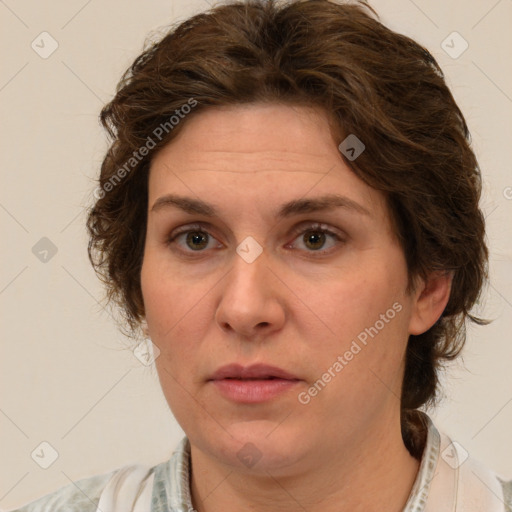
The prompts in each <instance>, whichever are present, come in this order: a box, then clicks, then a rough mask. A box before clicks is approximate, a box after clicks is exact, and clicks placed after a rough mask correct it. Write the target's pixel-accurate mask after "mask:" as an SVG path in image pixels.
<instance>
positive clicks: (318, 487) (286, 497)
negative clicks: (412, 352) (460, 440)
mask: <svg viewBox="0 0 512 512" xmlns="http://www.w3.org/2000/svg"><path fill="white" fill-rule="evenodd" d="M397 418H398V421H397ZM344 444H345V446H342V447H337V446H335V447H333V446H329V447H326V448H325V449H324V448H322V450H325V451H324V452H322V453H320V449H319V456H318V457H317V459H316V460H318V461H319V463H318V464H316V465H315V466H312V465H309V466H308V467H307V468H302V470H301V471H298V470H297V471H290V473H289V474H288V475H285V476H282V475H280V476H279V477H275V476H273V475H272V470H270V471H264V472H263V474H262V473H261V472H259V473H258V474H257V475H253V474H250V473H248V472H246V473H241V472H239V471H237V470H235V469H234V468H233V467H232V466H226V465H222V464H220V463H219V461H218V460H217V459H214V458H212V457H210V456H209V455H207V454H205V453H204V452H202V451H200V450H198V449H197V448H196V447H195V446H193V445H191V462H192V471H191V473H192V475H191V484H190V487H191V495H192V502H193V506H194V509H195V510H197V512H221V511H222V512H231V511H233V512H235V511H237V512H238V511H239V510H265V511H268V512H274V511H275V512H277V511H279V512H288V511H289V512H292V511H293V512H296V511H297V510H301V509H303V510H308V512H317V511H318V512H320V511H321V512H363V511H364V512H368V510H384V509H383V504H385V510H389V511H392V512H398V511H401V510H403V508H404V506H405V504H406V502H407V499H408V497H409V494H410V492H411V488H412V486H413V484H414V481H415V479H416V476H417V473H418V469H419V461H418V460H416V459H415V458H414V457H412V456H411V455H410V454H409V452H408V451H407V449H406V447H405V445H404V443H403V440H402V436H401V430H400V416H399V415H398V417H396V415H395V416H394V417H393V418H390V419H389V420H388V421H385V422H380V423H379V425H378V428H374V429H373V431H365V432H363V433H361V434H359V433H358V434H357V435H356V436H354V438H353V439H352V440H351V442H350V443H344Z"/></svg>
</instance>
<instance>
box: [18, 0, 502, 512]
mask: <svg viewBox="0 0 512 512" xmlns="http://www.w3.org/2000/svg"><path fill="white" fill-rule="evenodd" d="M374 15H375V13H374V11H372V10H371V8H369V7H368V6H367V5H366V4H363V3H361V4H351V5H348V4H343V5H338V4H335V3H330V2H326V1H314V0H313V1H302V2H301V1H290V2H287V3H282V4H277V3H276V2H264V3H263V2H235V3H231V4H230V5H221V6H218V7H215V8H214V9H212V10H211V11H210V12H209V13H205V14H200V15H197V16H194V17H193V18H191V19H189V20H187V21H185V22H184V23H182V24H181V25H179V26H178V27H176V28H175V29H173V30H172V31H170V32H169V33H168V34H167V35H166V36H165V37H164V38H163V39H162V40H161V41H160V42H158V43H156V44H154V45H153V46H152V47H150V48H148V49H147V50H146V51H145V52H144V53H143V54H142V55H140V56H139V57H138V58H137V59H136V61H135V62H134V64H133V65H132V66H131V68H130V69H129V70H128V71H127V73H126V74H125V75H124V77H123V79H122V80H121V83H120V84H119V87H118V91H117V94H116V96H115V98H114V99H113V100H112V102H110V103H109V104H108V105H107V106H106V107H105V108H104V109H103V111H102V114H101V119H102V122H103V125H104V126H105V128H106V129H107V130H108V132H109V133H110V135H111V136H112V138H113V142H112V145H111V147H110V150H109V151H108V153H107V155H106V157H105V159H104V161H103V164H102V168H101V175H100V180H99V187H98V189H97V190H96V191H95V198H96V199H97V200H96V202H95V205H94V207H93V208H92V209H91V211H90V214H89V218H88V228H89V232H90V244H89V255H90V258H91V262H92V263H93V265H94V267H95V269H96V270H97V271H98V273H99V275H100V277H101V278H102V279H103V280H104V281H105V283H106V285H107V287H108V291H109V296H110V298H111V299H112V300H113V301H114V302H116V303H118V304H119V305H120V306H121V308H122V310H123V311H124V312H125V317H126V325H127V326H128V327H129V329H130V331H131V333H133V334H134V336H136V334H137V333H138V332H144V334H145V336H146V337H148V338H149V339H151V341H152V345H151V346H152V347H153V350H154V351H155V357H156V359H155V364H156V368H157V371H158V375H159V380H160V383H161V386H162V390H163V392H164V395H165V397H166V399H167V401H168V404H169V406H170V408H171V410H172V413H173V414H174V416H175V417H176V419H177V421H178V422H179V424H180V425H181V427H182V428H183V430H184V431H185V433H186V437H185V438H184V439H183V440H182V442H181V443H180V445H179V446H178V447H177V450H176V451H175V453H174V454H173V456H172V457H171V459H170V460H168V461H165V462H162V463H161V464H159V465H157V466H155V467H152V468H148V467H144V466H127V467H124V468H121V469H118V470H115V471H112V472H111V473H108V474H105V475H99V476H95V477H91V478H88V479H84V480H82V481H80V482H77V484H76V485H75V484H73V485H69V486H67V487H65V488H63V489H61V490H59V491H57V492H55V493H53V494H51V495H49V496H47V497H44V498H41V500H39V501H37V502H34V503H32V504H29V505H27V506H26V507H23V508H21V509H19V510H21V511H24V512H28V511H43V510H45V511H46V510H53V511H55V510H70V509H72V508H73V507H74V509H76V510H91V511H92V510H101V511H103V512H107V511H114V510H115V511H118V510H119V511H121V510H122V511H126V510H135V511H148V512H149V511H152V512H156V511H167V510H197V511H199V512H203V511H204V512H215V511H217V510H223V511H226V510H227V511H229V510H265V511H272V510H279V511H282V510H290V511H291V510H294V511H295V510H308V511H316V510H322V511H323V512H329V511H336V512H345V511H351V512H354V511H359V510H361V511H363V510H364V511H368V510H389V511H400V510H402V511H409V512H412V511H429V512H430V511H435V512H440V511H457V512H461V511H464V512H466V511H477V510H478V511H481V510H482V511H483V510H485V511H489V512H490V511H496V512H497V511H500V512H503V511H510V510H512V498H511V494H512V482H505V481H503V480H502V479H500V478H499V477H498V475H496V474H495V473H494V472H493V471H492V470H490V469H489V468H485V467H483V466H482V465H481V464H480V463H478V462H477V461H475V460H473V459H472V458H471V457H469V456H468V454H467V452H466V451H465V450H464V448H463V447H462V446H460V445H459V444H457V443H455V442H452V441H451V439H450V438H449V437H448V436H446V435H445V434H444V433H440V432H439V431H438V430H437V429H436V427H435V426H434V424H433V422H432V421H431V419H430V418H429V417H428V415H427V414H425V413H424V412H422V411H420V410H419V408H420V407H422V406H426V405H431V404H434V403H435V399H436V397H437V395H436V391H437V389H438V371H439V368H440V365H441V363H442V362H443V361H444V360H450V359H453V358H455V357H456V356H457V355H458V353H459V352H460V350H461V348H462V346H463V344H464V332H465V331H464V327H465V322H467V321H474V322H477V323H480V324H482V323H485V321H484V320H483V319H479V318H476V317H474V316H472V315H471V314H470V310H471V307H472V306H473V305H474V304H475V302H476V300H477V299H478V297H479V294H480V290H481V288H482V284H483V283H484V280H485V277H486V268H487V256H488V250H487V247H486V245H485V242H484V233H485V231H484V220H483V215H482V212H481V211H480V209H479V207H478V201H479V197H480V171H479V167H478V163H477V161H476V158H475V155H474V153H473V151H472V149H471V148H470V145H469V133H468V129H467V126H466V123H465V120H464V117H463V115H462V113H461V112H460V110H459V108H458V106H457V105H456V103H455V101H454V99H453V97H452V95H451V93H450V91H449V89H448V88H447V86H446V84H445V82H444V78H443V74H442V71H441V70H440V68H439V66H438V65H437V63H436V61H435V60H434V59H433V57H432V56H431V55H430V53H428V51H426V50H425V49H424V48H422V47H421V46H420V45H418V44H417V43H415V42H414V41H412V40H411V39H409V38H407V37H405V36H402V35H400V34H397V33H395V32H393V31H391V30H389V29H388V28H386V27H384V26H383V25H382V24H381V23H380V22H378V21H377V20H376V19H375V17H374Z"/></svg>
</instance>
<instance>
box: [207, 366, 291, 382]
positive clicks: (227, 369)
mask: <svg viewBox="0 0 512 512" xmlns="http://www.w3.org/2000/svg"><path fill="white" fill-rule="evenodd" d="M269 377H275V378H278V379H287V380H299V378H298V377H296V376H295V375H292V374H291V373H288V372H287V371H285V370H283V369H281V368H278V367H277V366H270V365H268V364H261V363H260V364H253V365H250V366H242V365H241V364H236V363H234V364H228V365H226V366H222V367H220V368H219V369H218V370H217V371H216V372H215V373H214V374H213V375H212V376H211V377H210V379H209V380H222V379H265V378H269Z"/></svg>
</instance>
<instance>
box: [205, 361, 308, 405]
mask: <svg viewBox="0 0 512 512" xmlns="http://www.w3.org/2000/svg"><path fill="white" fill-rule="evenodd" d="M208 381H209V382H212V384H213V385H214V386H215V388H216V389H217V390H218V391H219V392H220V393H221V395H223V396H224V397H225V398H227V399H228V400H230V401H233V402H238V403H246V404H249V403H258V402H266V401H269V400H272V399H275V398H277V397H278V396H281V395H283V394H284V393H285V392H286V391H289V390H290V389H292V388H293V387H295V386H297V384H298V383H299V382H300V381H301V379H299V378H298V377H296V376H295V375H292V374H291V373H289V372H287V371H285V370H283V369H281V368H277V367H275V366H270V365H264V364H256V365H252V366H248V367H243V366H241V365H238V364H231V365H227V366H223V367H221V368H219V369H218V370H217V371H216V372H215V373H214V374H213V375H212V377H211V378H210V379H208Z"/></svg>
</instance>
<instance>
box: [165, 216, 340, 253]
mask: <svg viewBox="0 0 512 512" xmlns="http://www.w3.org/2000/svg"><path fill="white" fill-rule="evenodd" d="M309 231H311V232H314V233H322V234H325V235H329V236H331V237H333V238H334V239H335V241H336V242H338V243H343V242H344V239H343V238H342V237H341V236H340V235H339V234H337V233H335V232H334V231H332V230H330V229H328V228H325V227H322V225H321V224H319V223H311V224H308V225H304V224H301V225H300V226H297V227H296V228H294V229H293V231H292V233H291V234H292V235H293V237H294V238H293V240H295V239H296V238H297V237H298V236H299V235H304V234H306V233H307V232H309ZM188 233H197V234H202V235H207V236H210V237H212V238H213V239H215V237H213V235H211V234H210V233H209V232H208V231H207V230H205V228H204V227H203V226H201V225H195V226H194V225H192V226H185V227H183V228H182V229H180V230H179V231H176V232H174V233H173V234H172V235H171V236H169V237H168V238H167V240H166V241H165V245H167V246H171V245H173V244H175V241H176V239H177V238H178V237H179V236H181V235H186V234H188ZM288 245H290V244H288ZM333 249H334V248H331V249H325V250H318V251H315V250H310V251H306V252H307V253H311V254H314V255H326V254H327V253H329V252H331V251H332V250H333ZM180 251H181V252H182V253H183V254H187V255H189V256H190V257H194V255H195V254H197V255H200V254H201V253H205V252H207V251H205V250H199V251H192V250H186V251H184V250H181V249H180Z"/></svg>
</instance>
